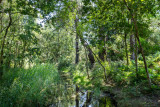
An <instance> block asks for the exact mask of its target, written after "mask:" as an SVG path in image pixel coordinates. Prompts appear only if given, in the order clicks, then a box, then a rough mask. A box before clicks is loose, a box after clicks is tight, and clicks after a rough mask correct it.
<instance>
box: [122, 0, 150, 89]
mask: <svg viewBox="0 0 160 107" xmlns="http://www.w3.org/2000/svg"><path fill="white" fill-rule="evenodd" d="M124 3H125V5H126V6H127V8H128V10H129V12H130V14H131V16H132V20H133V22H134V28H135V36H136V38H137V40H138V43H139V46H140V51H141V54H142V57H143V62H144V66H145V70H146V74H147V79H148V83H149V86H150V87H151V79H150V77H149V72H148V68H147V62H146V58H145V55H144V52H143V48H142V45H141V41H140V39H139V33H138V26H137V20H136V19H135V18H134V15H133V14H132V11H131V9H130V8H129V7H128V5H127V2H126V1H125V0H124Z"/></svg>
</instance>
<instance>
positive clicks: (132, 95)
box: [105, 84, 160, 107]
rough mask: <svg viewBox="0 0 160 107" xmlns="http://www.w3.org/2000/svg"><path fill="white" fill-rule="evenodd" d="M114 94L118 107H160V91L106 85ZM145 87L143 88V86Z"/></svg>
mask: <svg viewBox="0 0 160 107" xmlns="http://www.w3.org/2000/svg"><path fill="white" fill-rule="evenodd" d="M105 87H107V89H108V90H109V91H110V92H111V93H113V94H114V99H115V100H116V102H117V104H118V107H160V94H159V93H160V90H155V89H150V90H149V89H146V91H144V90H140V89H139V87H137V86H117V85H114V84H106V85H105ZM142 87H143V86H142Z"/></svg>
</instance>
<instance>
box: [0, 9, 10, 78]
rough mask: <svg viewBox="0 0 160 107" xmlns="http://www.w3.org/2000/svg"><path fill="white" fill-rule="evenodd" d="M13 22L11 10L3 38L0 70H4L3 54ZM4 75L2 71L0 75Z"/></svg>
mask: <svg viewBox="0 0 160 107" xmlns="http://www.w3.org/2000/svg"><path fill="white" fill-rule="evenodd" d="M11 24H12V17H11V13H10V12H9V24H8V26H7V28H6V31H5V34H4V36H3V39H2V45H1V46H2V47H1V54H0V70H1V71H2V69H3V54H4V46H5V41H6V37H7V34H8V30H9V28H10V26H11ZM1 75H3V73H2V72H0V76H1Z"/></svg>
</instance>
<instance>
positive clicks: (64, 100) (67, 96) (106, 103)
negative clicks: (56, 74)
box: [48, 73, 117, 107]
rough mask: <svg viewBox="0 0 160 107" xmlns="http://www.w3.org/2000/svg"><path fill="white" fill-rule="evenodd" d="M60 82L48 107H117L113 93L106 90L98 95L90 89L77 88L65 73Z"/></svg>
mask: <svg viewBox="0 0 160 107" xmlns="http://www.w3.org/2000/svg"><path fill="white" fill-rule="evenodd" d="M61 77H62V78H61V82H60V83H59V84H58V87H59V89H57V95H58V96H57V97H56V98H55V99H54V102H53V103H52V104H50V105H49V106H48V107H117V102H116V101H115V100H114V94H112V93H110V92H108V91H106V92H100V95H97V94H96V93H94V92H92V91H87V90H79V89H78V91H77V92H76V86H75V85H74V84H73V82H72V80H70V79H69V78H68V77H69V76H68V75H67V74H64V73H63V74H61Z"/></svg>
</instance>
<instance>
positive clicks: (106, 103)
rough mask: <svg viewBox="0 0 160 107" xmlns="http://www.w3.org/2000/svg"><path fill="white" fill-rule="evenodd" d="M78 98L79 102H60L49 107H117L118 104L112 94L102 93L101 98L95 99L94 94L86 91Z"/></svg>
mask: <svg viewBox="0 0 160 107" xmlns="http://www.w3.org/2000/svg"><path fill="white" fill-rule="evenodd" d="M77 96H78V97H79V99H78V100H76V98H75V99H74V100H72V99H70V100H68V101H58V102H57V103H54V104H52V105H50V106H49V107H117V103H116V101H115V100H114V99H113V98H112V95H110V93H107V94H106V93H102V94H101V95H100V96H99V97H95V96H94V93H93V92H88V91H85V92H79V93H78V94H77ZM77 96H76V97H77Z"/></svg>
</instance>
